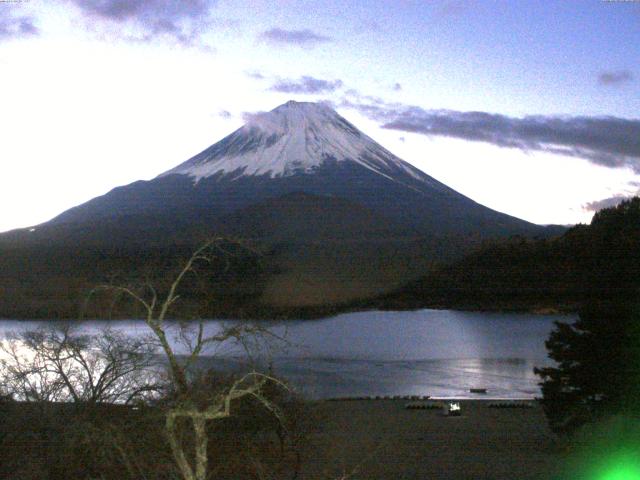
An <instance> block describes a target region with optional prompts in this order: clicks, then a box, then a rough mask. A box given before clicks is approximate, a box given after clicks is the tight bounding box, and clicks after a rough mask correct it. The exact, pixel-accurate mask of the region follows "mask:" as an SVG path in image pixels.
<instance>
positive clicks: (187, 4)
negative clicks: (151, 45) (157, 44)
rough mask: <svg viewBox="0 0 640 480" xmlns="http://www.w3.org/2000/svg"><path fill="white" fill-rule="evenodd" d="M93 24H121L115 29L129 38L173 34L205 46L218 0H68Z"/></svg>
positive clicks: (148, 38) (190, 43)
mask: <svg viewBox="0 0 640 480" xmlns="http://www.w3.org/2000/svg"><path fill="white" fill-rule="evenodd" d="M69 1H71V3H73V4H75V5H76V6H77V7H78V8H79V9H80V10H81V11H82V13H83V14H84V15H85V16H87V17H88V18H89V19H90V20H91V22H92V24H93V25H94V26H96V23H97V22H104V23H108V24H109V25H110V26H116V27H119V29H118V30H116V31H115V32H113V31H112V33H115V34H116V35H118V36H120V37H122V38H126V39H129V40H139V41H152V40H155V39H156V38H162V37H164V38H170V39H173V40H174V41H176V42H178V43H180V44H182V45H185V46H200V47H206V45H204V44H203V43H202V39H201V36H202V34H203V33H205V32H206V30H207V28H208V26H209V25H210V21H211V19H210V17H209V13H210V10H211V8H212V7H213V5H214V3H215V0H180V1H175V0H69Z"/></svg>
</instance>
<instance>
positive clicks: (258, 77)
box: [244, 70, 267, 80]
mask: <svg viewBox="0 0 640 480" xmlns="http://www.w3.org/2000/svg"><path fill="white" fill-rule="evenodd" d="M244 73H245V75H246V76H247V77H249V78H253V79H255V80H264V79H265V78H267V77H265V76H264V75H263V74H262V73H261V72H259V71H257V70H250V71H247V72H244Z"/></svg>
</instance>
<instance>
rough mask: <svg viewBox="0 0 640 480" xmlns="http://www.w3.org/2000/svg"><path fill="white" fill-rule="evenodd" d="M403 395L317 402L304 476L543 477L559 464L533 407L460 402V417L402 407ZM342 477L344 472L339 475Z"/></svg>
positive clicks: (371, 478) (539, 412)
mask: <svg viewBox="0 0 640 480" xmlns="http://www.w3.org/2000/svg"><path fill="white" fill-rule="evenodd" d="M406 403H407V402H406V401H403V400H339V401H325V402H319V403H318V404H317V409H318V410H319V412H320V413H321V415H322V418H323V422H322V424H323V426H322V428H321V429H320V430H319V431H317V432H316V433H315V434H314V436H313V437H312V440H311V441H312V445H313V446H312V448H310V449H309V453H308V456H307V458H306V459H305V461H304V467H303V475H302V477H303V478H309V479H336V478H350V479H354V480H355V479H367V480H376V479H380V480H383V479H384V480H400V479H434V480H435V479H437V480H462V479H487V480H489V479H490V480H501V479H504V480H515V479H518V480H524V479H549V478H551V476H552V474H551V472H552V471H553V470H554V469H555V467H556V465H557V464H558V463H559V462H560V459H561V456H560V454H559V453H558V452H557V448H556V445H555V441H554V438H553V436H552V434H551V432H550V431H549V430H548V428H547V425H546V421H545V418H544V414H543V412H542V410H541V408H540V407H539V406H538V405H534V407H533V408H530V409H495V408H489V404H490V403H492V402H490V401H480V400H478V401H476V400H472V401H462V402H461V406H462V415H461V416H460V417H447V416H445V415H444V414H443V411H442V410H441V409H436V410H409V409H406V408H405V404H406ZM346 476H348V477H346Z"/></svg>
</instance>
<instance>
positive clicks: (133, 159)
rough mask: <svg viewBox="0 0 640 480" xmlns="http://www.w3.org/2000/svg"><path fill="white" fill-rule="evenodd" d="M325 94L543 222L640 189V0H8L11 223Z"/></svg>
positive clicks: (0, 58)
mask: <svg viewBox="0 0 640 480" xmlns="http://www.w3.org/2000/svg"><path fill="white" fill-rule="evenodd" d="M288 100H298V101H324V102H329V103H330V104H331V105H333V106H334V108H335V109H336V110H337V111H338V113H340V114H341V115H343V116H344V117H345V118H347V119H348V120H349V121H351V122H352V123H353V124H355V125H356V126H357V127H358V128H360V129H361V130H363V131H364V132H365V133H366V134H367V135H369V136H370V137H372V138H374V139H375V140H377V141H378V142H379V143H381V144H382V145H383V146H384V147H386V148H387V149H389V150H390V151H392V152H393V153H395V154H396V155H398V156H399V157H400V158H402V159H404V160H406V161H408V162H410V163H411V164H413V165H414V166H416V167H418V168H420V169H421V170H423V171H425V172H426V173H427V174H429V175H431V176H433V177H435V178H436V179H438V180H440V181H442V182H444V183H445V184H447V185H449V186H450V187H452V188H454V189H456V190H457V191H459V192H460V193H462V194H464V195H466V196H468V197H470V198H472V199H474V200H476V201H477V202H479V203H482V204H483V205H486V206H488V207H491V208H493V209H496V210H499V211H502V212H505V213H508V214H511V215H514V216H517V217H520V218H523V219H525V220H529V221H532V222H535V223H540V224H551V223H555V224H573V223H580V222H582V223H587V222H589V220H590V219H591V216H592V215H593V213H594V211H596V210H597V209H599V208H603V207H606V206H611V205H614V204H615V203H616V202H619V201H621V200H622V199H624V198H627V197H630V196H633V195H634V194H638V193H640V0H639V1H628V0H627V1H601V0H584V1H579V0H571V1H560V0H558V1H555V0H549V1H545V2H539V1H537V0H532V1H524V0H505V1H492V0H483V1H474V0H434V1H426V0H421V1H419V0H415V1H411V0H387V1H382V0H367V1H366V2H362V1H349V0H323V1H307V0H299V1H296V0H269V1H267V0H264V1H263V0H253V1H251V2H247V1H246V0H244V1H241V0H181V1H177V0H174V1H172V0H57V1H55V0H22V1H16V0H1V1H0V202H1V204H2V205H3V208H2V214H1V215H0V231H5V230H10V229H13V228H18V227H27V226H31V225H35V224H38V223H41V222H44V221H46V220H49V219H50V218H52V217H54V216H56V215H57V214H59V213H61V212H62V211H64V210H66V209H68V208H70V207H72V206H75V205H78V204H80V203H83V202H85V201H87V200H89V199H91V198H93V197H96V196H98V195H102V194H104V193H106V192H108V191H109V190H111V189H112V188H114V187H116V186H119V185H124V184H128V183H131V182H133V181H136V180H140V179H143V180H149V179H152V178H154V177H155V176H157V175H159V174H160V173H162V172H164V171H166V170H169V169H171V168H172V167H174V166H176V165H178V164H179V163H182V162H184V161H185V160H187V159H188V158H190V157H191V156H193V155H195V154H197V153H198V152H200V151H202V150H204V149H205V148H206V147H208V146H209V145H211V144H213V143H215V142H217V141H218V140H220V139H222V138H223V137H225V136H226V135H228V134H229V133H231V132H233V131H234V130H235V129H237V128H239V127H240V126H241V125H242V124H243V123H244V122H243V118H245V117H246V115H247V114H248V113H255V112H259V111H266V110H271V109H273V108H275V107H277V106H278V105H280V104H282V103H285V102H286V101H288Z"/></svg>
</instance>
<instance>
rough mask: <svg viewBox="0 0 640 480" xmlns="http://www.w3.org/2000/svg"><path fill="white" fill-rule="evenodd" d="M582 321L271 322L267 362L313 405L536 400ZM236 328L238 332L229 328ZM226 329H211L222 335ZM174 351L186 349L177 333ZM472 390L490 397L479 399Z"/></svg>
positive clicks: (89, 327) (411, 318)
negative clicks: (552, 341)
mask: <svg viewBox="0 0 640 480" xmlns="http://www.w3.org/2000/svg"><path fill="white" fill-rule="evenodd" d="M575 318H576V317H575V316H558V315H528V314H511V313H507V314H502V313H486V312H459V311H453V310H418V311H408V312H379V311H371V312H357V313H347V314H342V315H338V316H335V317H330V318H325V319H320V320H306V321H288V322H286V323H285V322H281V323H275V322H269V323H268V324H267V325H268V329H269V331H271V332H273V333H274V334H276V335H278V336H280V337H284V338H285V339H286V344H283V343H282V342H279V341H278V342H269V343H270V346H269V348H268V352H267V351H266V349H265V346H264V344H261V345H262V350H261V351H262V353H263V356H266V357H267V358H268V359H269V361H270V362H271V363H272V365H273V367H274V369H275V371H276V373H278V374H279V375H281V376H283V377H285V378H287V379H288V380H289V381H290V382H291V383H292V384H293V385H294V386H295V387H296V388H298V389H299V390H301V391H303V392H304V393H305V394H306V395H308V396H310V397H313V398H332V397H354V396H395V395H430V396H431V397H435V398H447V397H455V398H520V399H522V398H534V397H536V396H539V395H540V389H539V387H538V385H537V382H538V381H539V379H538V377H537V376H536V375H534V373H533V368H534V366H545V365H550V361H549V359H548V358H547V355H546V350H545V347H544V342H545V340H546V339H547V337H548V335H549V332H550V331H551V330H552V328H553V322H554V321H561V322H572V321H574V320H575ZM225 323H229V322H225ZM41 324H42V322H30V321H29V322H25V321H12V320H1V321H0V336H4V335H6V334H7V332H9V331H19V330H25V329H33V328H37V326H39V325H41ZM107 324H108V325H110V326H111V327H112V328H114V329H117V330H122V331H125V332H126V333H127V334H128V335H144V334H146V333H148V329H147V327H146V325H145V324H144V322H142V321H112V322H103V321H91V322H85V323H83V324H82V326H81V328H82V330H83V331H86V332H87V333H91V332H98V331H100V329H101V328H103V327H104V326H105V325H107ZM221 328H223V322H220V321H216V320H210V321H206V322H205V331H206V332H208V333H213V332H216V331H220V330H221ZM172 330H173V332H174V333H173V334H172V335H171V337H172V338H173V341H174V344H175V345H176V346H177V348H178V350H180V346H179V339H178V336H177V335H176V334H175V332H176V331H177V330H178V329H177V326H175V325H174V326H173V328H172ZM207 353H208V355H209V356H208V357H207V359H206V360H205V361H206V362H210V363H211V364H212V365H221V366H223V368H227V369H235V368H241V366H242V365H244V364H245V363H246V361H245V359H244V358H243V357H242V356H241V350H239V348H238V347H237V345H235V346H234V345H224V346H222V347H219V348H218V349H216V351H208V352H207ZM470 388H486V389H487V394H486V395H483V394H472V393H470V392H469V389H470Z"/></svg>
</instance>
